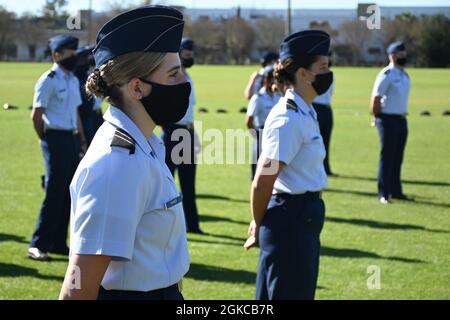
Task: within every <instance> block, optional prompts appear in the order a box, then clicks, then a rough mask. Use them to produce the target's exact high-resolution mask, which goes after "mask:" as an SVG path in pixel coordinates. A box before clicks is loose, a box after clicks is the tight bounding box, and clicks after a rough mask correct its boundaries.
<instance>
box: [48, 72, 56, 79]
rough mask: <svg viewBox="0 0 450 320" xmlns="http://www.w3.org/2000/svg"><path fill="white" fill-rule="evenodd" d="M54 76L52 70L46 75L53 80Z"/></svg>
mask: <svg viewBox="0 0 450 320" xmlns="http://www.w3.org/2000/svg"><path fill="white" fill-rule="evenodd" d="M55 74H56V72H55V70H52V71H50V72H49V73H48V75H47V77H49V78H53V77H54V76H55Z"/></svg>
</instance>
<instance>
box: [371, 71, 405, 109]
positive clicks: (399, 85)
mask: <svg viewBox="0 0 450 320" xmlns="http://www.w3.org/2000/svg"><path fill="white" fill-rule="evenodd" d="M409 90H410V81H409V76H408V74H407V73H406V72H405V71H404V70H402V69H401V68H396V67H395V66H394V64H393V63H390V64H389V65H388V66H387V67H386V68H384V69H383V70H381V71H380V73H379V74H378V76H377V78H376V79H375V84H374V86H373V91H372V96H378V97H381V113H385V114H397V115H406V114H407V113H408V97H409Z"/></svg>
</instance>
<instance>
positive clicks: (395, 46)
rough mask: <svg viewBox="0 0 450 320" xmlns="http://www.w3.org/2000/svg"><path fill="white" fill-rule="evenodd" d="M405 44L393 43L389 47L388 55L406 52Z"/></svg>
mask: <svg viewBox="0 0 450 320" xmlns="http://www.w3.org/2000/svg"><path fill="white" fill-rule="evenodd" d="M405 50H406V48H405V44H404V43H403V42H401V41H396V42H392V43H391V44H390V45H389V46H388V47H387V50H386V52H387V53H388V54H391V53H397V52H399V51H405Z"/></svg>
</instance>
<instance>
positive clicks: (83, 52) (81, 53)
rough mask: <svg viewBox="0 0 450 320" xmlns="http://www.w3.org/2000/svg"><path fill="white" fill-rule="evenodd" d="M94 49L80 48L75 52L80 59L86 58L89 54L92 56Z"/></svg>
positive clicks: (92, 47)
mask: <svg viewBox="0 0 450 320" xmlns="http://www.w3.org/2000/svg"><path fill="white" fill-rule="evenodd" d="M93 49H94V46H93V45H90V46H84V47H81V48H78V50H77V51H76V52H75V54H76V55H77V56H79V57H86V56H88V55H89V54H92V50H93Z"/></svg>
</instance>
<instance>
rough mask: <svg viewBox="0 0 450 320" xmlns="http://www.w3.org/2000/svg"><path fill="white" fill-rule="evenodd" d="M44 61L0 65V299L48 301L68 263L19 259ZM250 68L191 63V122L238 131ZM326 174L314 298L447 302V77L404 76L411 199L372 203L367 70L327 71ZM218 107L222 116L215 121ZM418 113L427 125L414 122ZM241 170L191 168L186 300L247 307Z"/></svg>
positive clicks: (373, 154)
mask: <svg viewBox="0 0 450 320" xmlns="http://www.w3.org/2000/svg"><path fill="white" fill-rule="evenodd" d="M49 66H50V65H49V64H35V63H0V103H1V104H2V105H3V103H5V102H9V103H11V104H13V105H18V106H20V108H19V110H10V111H4V110H0V129H1V135H0V150H1V158H0V182H1V183H0V299H55V298H57V296H58V293H59V289H60V286H61V282H62V279H63V275H64V272H65V268H66V266H67V259H66V258H64V257H58V256H54V257H55V258H56V259H54V260H53V262H49V263H42V262H41V263H40V262H34V261H31V260H28V259H27V258H25V252H26V249H27V247H28V242H29V240H30V237H31V234H32V232H33V229H34V224H35V222H36V217H37V214H38V210H39V207H40V205H41V201H42V199H43V196H44V194H43V191H42V190H41V189H40V175H41V173H42V172H43V161H42V158H41V153H40V149H39V145H38V141H37V138H36V135H35V134H34V131H33V129H32V124H31V121H30V117H29V115H30V111H29V110H28V106H29V105H30V104H31V101H32V97H33V87H34V83H35V81H36V80H37V78H38V77H39V76H40V74H41V73H42V72H44V71H45V70H46V69H48V68H49ZM254 69H256V67H255V66H253V67H243V66H196V67H194V68H193V69H192V72H191V75H192V77H193V78H194V80H195V82H196V93H197V101H198V104H197V108H199V107H206V108H207V109H208V110H209V113H197V114H196V119H197V120H201V121H203V128H204V129H206V128H219V129H220V130H225V129H226V128H242V129H244V128H245V125H244V115H243V114H241V113H239V112H238V110H239V108H240V107H242V106H245V105H246V102H245V100H244V99H243V90H244V86H245V84H246V81H247V79H248V76H249V74H250V73H251V72H252V71H253V70H254ZM334 71H335V75H336V79H337V85H336V89H335V94H334V104H333V108H334V115H335V127H334V131H333V137H332V146H331V163H332V169H333V171H335V172H336V173H338V174H339V175H340V177H337V178H332V179H330V181H329V188H328V189H327V191H326V192H325V194H324V199H325V202H326V206H327V221H326V223H325V227H324V230H323V233H322V246H323V247H322V256H321V265H320V276H319V289H318V291H317V298H318V299H450V117H443V116H442V115H441V114H442V112H443V111H444V110H445V109H449V108H450V106H449V97H450V69H446V70H442V69H441V70H439V69H438V70H431V69H410V70H408V72H409V74H410V78H411V81H412V89H411V96H410V116H409V132H410V133H409V140H408V144H407V148H406V155H405V162H404V166H403V180H404V191H405V193H406V194H408V195H411V196H415V197H416V201H415V202H402V201H397V202H395V203H394V204H392V205H389V206H382V205H380V204H378V201H377V197H376V171H377V161H378V136H377V132H376V129H374V128H371V127H370V126H369V123H370V117H369V115H368V101H369V96H370V93H371V89H372V84H373V81H374V78H375V75H376V74H377V72H378V69H374V68H334ZM217 108H224V109H227V110H228V113H226V114H219V113H216V112H215V110H216V109H217ZM423 110H429V111H430V112H431V114H432V115H431V117H423V116H420V115H419V113H420V111H423ZM249 187H250V181H249V165H200V166H199V168H198V175H197V190H198V207H199V211H200V214H201V221H202V228H203V229H204V230H205V231H207V232H208V233H210V235H208V236H198V235H189V248H190V254H191V269H190V271H189V273H188V274H187V276H186V279H185V282H184V295H185V298H187V299H253V297H254V291H255V285H254V281H255V276H256V273H255V272H256V266H257V257H258V250H251V251H250V252H245V251H244V250H243V248H242V244H243V242H244V241H245V238H246V230H247V224H248V221H249V220H250V211H249ZM370 265H376V266H379V267H380V269H381V289H379V290H369V289H368V287H367V279H368V277H369V276H370V274H368V273H367V268H368V266H370Z"/></svg>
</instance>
